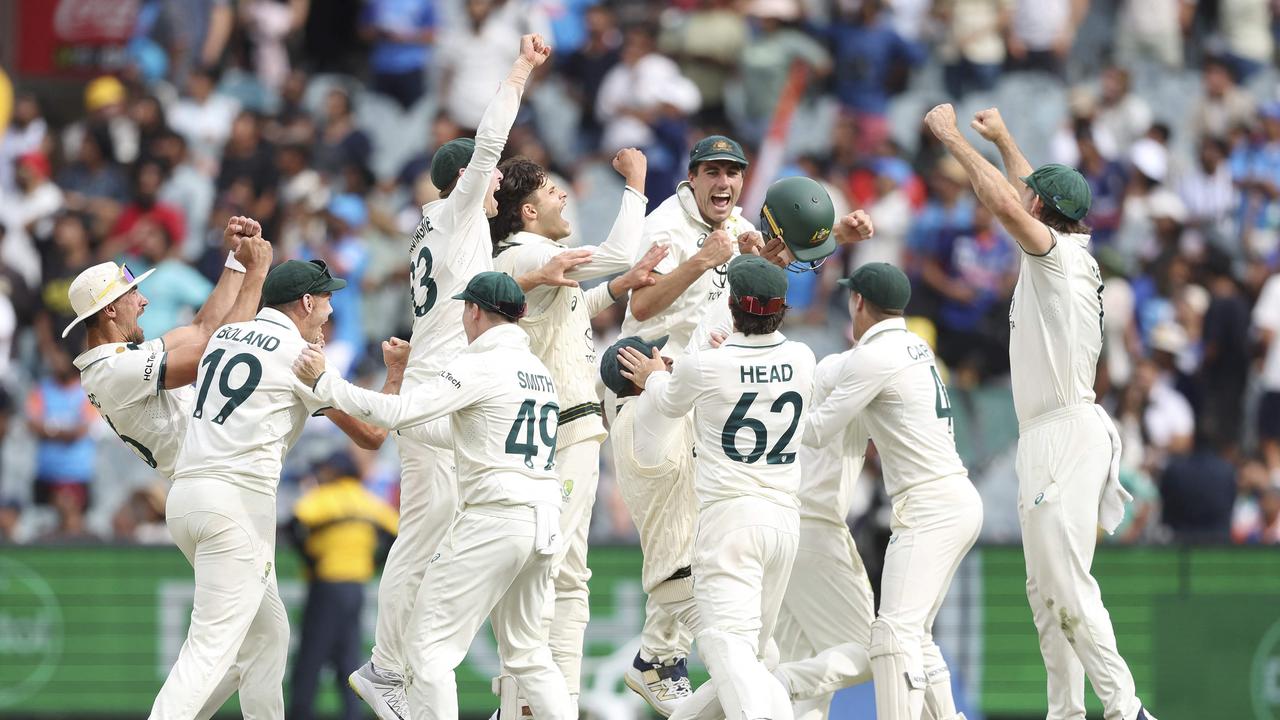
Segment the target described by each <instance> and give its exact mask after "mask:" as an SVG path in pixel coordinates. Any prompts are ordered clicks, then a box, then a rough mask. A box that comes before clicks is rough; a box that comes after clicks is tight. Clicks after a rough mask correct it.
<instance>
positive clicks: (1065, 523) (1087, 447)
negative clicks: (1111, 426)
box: [1017, 405, 1142, 720]
mask: <svg viewBox="0 0 1280 720" xmlns="http://www.w3.org/2000/svg"><path fill="white" fill-rule="evenodd" d="M1105 422H1106V421H1104V420H1103V419H1102V417H1100V416H1099V415H1098V410H1097V409H1095V406H1093V405H1076V406H1071V407H1068V408H1064V409H1062V410H1055V411H1053V412H1050V413H1046V414H1045V415H1042V416H1040V417H1038V418H1035V419H1033V420H1031V421H1029V422H1027V423H1024V424H1023V426H1022V427H1021V428H1020V431H1019V438H1018V459H1017V472H1018V520H1019V523H1020V524H1021V525H1022V550H1023V554H1024V556H1025V558H1026V562H1027V599H1028V601H1030V603H1031V613H1032V615H1033V616H1034V618H1035V623H1036V631H1037V632H1038V633H1039V635H1040V655H1041V656H1042V657H1043V658H1044V666H1045V670H1047V671H1048V686H1047V689H1048V697H1049V714H1048V720H1083V718H1084V717H1085V712H1084V677H1085V673H1088V675H1089V682H1090V683H1092V684H1093V689H1094V692H1096V693H1097V694H1098V699H1100V700H1101V701H1102V706H1103V707H1104V708H1105V717H1106V718H1107V720H1133V718H1135V717H1137V714H1138V710H1139V708H1140V707H1141V705H1142V703H1141V701H1139V699H1138V697H1137V695H1136V694H1135V689H1134V682H1133V675H1132V674H1131V673H1130V672H1129V667H1128V665H1126V664H1125V662H1124V658H1122V657H1120V651H1119V650H1118V649H1117V648H1116V635H1115V631H1114V630H1113V629H1112V627H1111V616H1110V615H1109V614H1108V613H1107V609H1106V608H1105V607H1103V605H1102V591H1101V590H1100V589H1099V588H1098V582H1097V581H1096V580H1094V579H1093V575H1091V574H1090V572H1089V571H1090V568H1091V567H1092V566H1093V553H1094V549H1095V548H1096V547H1097V539H1098V503H1099V501H1100V498H1101V497H1102V492H1103V488H1104V487H1105V485H1106V482H1107V475H1108V472H1109V469H1110V462H1111V450H1112V448H1111V439H1110V437H1109V435H1108V434H1107V429H1106V425H1105V424H1104V423H1105Z"/></svg>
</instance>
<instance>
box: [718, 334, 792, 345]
mask: <svg viewBox="0 0 1280 720" xmlns="http://www.w3.org/2000/svg"><path fill="white" fill-rule="evenodd" d="M786 341H787V336H786V335H783V334H782V333H780V332H778V331H776V330H775V331H773V332H771V333H769V334H768V335H743V334H742V333H740V332H735V333H733V334H732V335H730V336H729V337H727V338H725V341H724V344H723V345H721V346H720V347H748V348H767V347H777V346H778V345H781V344H782V343H784V342H786Z"/></svg>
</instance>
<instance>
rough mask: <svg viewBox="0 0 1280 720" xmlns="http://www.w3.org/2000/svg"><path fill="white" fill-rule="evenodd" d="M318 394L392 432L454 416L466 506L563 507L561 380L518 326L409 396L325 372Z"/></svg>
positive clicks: (493, 336)
mask: <svg viewBox="0 0 1280 720" xmlns="http://www.w3.org/2000/svg"><path fill="white" fill-rule="evenodd" d="M315 393H316V396H317V397H319V398H322V399H323V400H324V401H325V402H327V403H329V404H331V405H332V406H333V407H335V408H338V409H339V410H342V411H343V412H345V413H347V414H349V415H351V416H352V417H355V418H358V419H360V420H364V421H365V422H368V423H372V424H374V425H377V426H379V427H385V428H388V429H393V430H399V429H402V428H410V427H414V426H417V425H422V424H424V423H427V422H429V421H431V420H434V419H436V418H440V417H444V416H446V415H447V416H449V419H450V422H449V425H450V427H451V428H452V433H453V436H452V437H453V446H454V453H455V458H456V462H457V467H458V491H459V498H460V500H461V502H462V503H463V504H464V505H482V504H490V503H498V504H504V505H535V504H556V505H558V504H559V503H560V501H561V499H562V497H563V494H562V492H561V487H560V481H559V479H558V477H557V475H556V469H555V449H556V430H557V425H558V422H559V415H560V405H559V399H558V397H557V395H556V388H555V382H554V381H553V380H552V378H551V373H550V372H549V371H548V370H547V368H546V366H545V365H543V364H542V361H540V360H538V358H537V357H536V356H534V354H533V353H532V352H531V351H530V350H529V336H528V335H526V334H525V332H524V331H523V330H521V329H520V327H519V326H518V325H515V324H507V325H499V326H497V327H493V328H490V329H489V330H487V331H485V332H484V334H482V335H481V336H480V337H478V338H476V340H475V342H472V343H471V344H470V345H468V346H467V347H466V349H465V350H463V351H462V352H461V353H460V354H459V355H458V356H457V357H455V358H454V359H453V360H452V361H451V362H450V363H449V364H448V365H447V366H445V368H444V369H442V370H440V371H439V372H438V373H437V374H436V376H435V377H432V378H430V379H428V380H426V381H424V382H422V383H420V384H419V385H417V386H416V387H414V388H413V390H411V391H409V392H404V391H401V393H400V394H399V395H384V394H382V393H378V392H373V391H371V390H365V389H363V388H358V387H356V386H354V385H352V384H351V383H349V382H347V381H345V380H343V379H342V378H340V377H338V375H337V374H336V373H331V372H326V373H324V374H323V375H321V376H320V379H319V381H317V383H316V387H315Z"/></svg>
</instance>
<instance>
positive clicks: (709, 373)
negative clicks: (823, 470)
mask: <svg viewBox="0 0 1280 720" xmlns="http://www.w3.org/2000/svg"><path fill="white" fill-rule="evenodd" d="M814 364H815V361H814V358H813V351H812V350H810V349H809V347H808V346H807V345H804V344H802V343H798V342H794V341H792V340H788V339H787V338H786V337H785V336H784V335H783V334H782V333H780V332H775V333H770V334H768V335H751V336H747V335H743V334H742V333H736V332H735V333H733V334H732V335H730V336H729V338H728V339H727V340H725V342H724V344H723V345H721V346H720V347H719V348H714V349H710V348H709V349H706V350H702V349H697V348H694V349H691V350H690V351H689V352H688V353H686V354H684V355H682V356H681V357H680V359H679V360H677V361H676V363H675V366H674V367H673V368H672V371H671V372H669V373H668V372H665V371H663V372H656V373H653V374H652V375H650V376H649V379H648V382H647V383H646V385H645V391H644V394H645V395H652V396H653V404H654V407H656V408H657V409H658V412H660V413H662V414H663V415H666V416H667V417H669V418H680V417H683V416H684V415H686V414H687V413H688V412H689V411H690V410H692V411H693V422H694V447H695V449H696V453H697V470H696V473H695V480H694V491H695V493H696V494H697V497H698V503H699V505H700V506H701V507H706V506H707V505H709V504H710V503H713V502H716V501H718V500H727V499H729V498H734V497H740V496H743V495H752V496H755V497H761V498H764V499H766V500H770V501H772V502H774V503H777V504H779V505H782V506H785V507H789V508H799V507H800V502H799V500H798V499H797V498H796V493H797V491H799V489H800V463H799V462H798V461H797V457H798V453H799V450H800V438H801V420H802V419H803V418H804V416H805V413H806V412H807V411H808V408H809V401H810V397H811V394H812V392H813V368H814Z"/></svg>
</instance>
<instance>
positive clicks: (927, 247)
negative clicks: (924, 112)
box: [905, 155, 976, 317]
mask: <svg viewBox="0 0 1280 720" xmlns="http://www.w3.org/2000/svg"><path fill="white" fill-rule="evenodd" d="M929 182H930V185H929V187H930V190H931V191H932V192H931V194H930V197H929V200H928V202H927V203H926V204H925V206H924V209H923V210H921V212H920V214H919V215H917V216H916V218H915V224H914V225H913V226H912V228H911V232H910V233H909V234H908V235H907V258H906V268H905V269H906V270H907V274H908V275H909V276H911V277H912V278H913V279H919V278H921V277H923V274H924V263H925V261H926V260H927V259H928V257H929V256H930V253H931V252H932V251H933V248H935V247H938V245H939V244H940V243H941V242H942V238H943V237H945V236H947V235H954V234H958V233H961V232H964V231H966V230H968V229H969V228H971V227H973V213H974V207H975V205H976V203H975V202H974V200H973V195H972V194H971V193H970V192H969V176H968V175H967V174H965V171H964V167H963V166H961V165H960V161H959V160H956V159H955V158H953V157H951V156H950V155H948V156H945V157H943V158H942V159H941V160H939V161H938V164H937V166H936V167H935V168H934V169H933V171H932V173H931V174H930V178H929ZM919 289H920V290H924V292H917V293H913V294H912V298H911V307H910V308H909V312H908V314H909V315H926V316H929V317H933V316H934V311H935V310H936V309H937V304H938V302H939V300H940V298H939V296H938V294H937V293H936V292H933V291H932V289H931V288H929V287H928V286H923V287H920V288H919Z"/></svg>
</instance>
